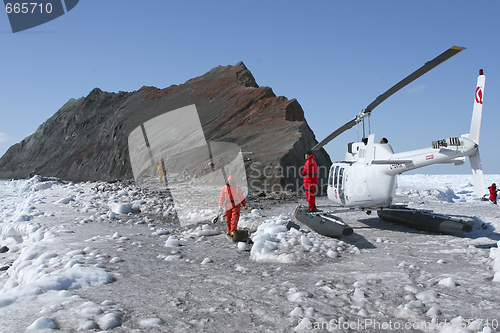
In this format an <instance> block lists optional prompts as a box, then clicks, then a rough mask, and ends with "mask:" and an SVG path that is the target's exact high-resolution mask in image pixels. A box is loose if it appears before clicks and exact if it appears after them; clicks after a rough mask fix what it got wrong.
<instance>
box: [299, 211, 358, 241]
mask: <svg viewBox="0 0 500 333" xmlns="http://www.w3.org/2000/svg"><path fill="white" fill-rule="evenodd" d="M295 219H296V220H297V221H299V222H301V223H303V224H305V225H306V226H308V227H309V228H311V229H312V230H314V231H316V232H317V233H319V234H322V235H325V236H329V237H340V236H349V235H352V233H353V230H352V228H351V227H350V226H349V225H347V224H346V223H344V222H343V221H342V219H341V218H340V217H337V216H335V215H333V214H332V213H331V212H321V211H318V212H308V211H307V209H305V208H303V207H301V206H300V205H299V206H298V207H297V209H296V211H295Z"/></svg>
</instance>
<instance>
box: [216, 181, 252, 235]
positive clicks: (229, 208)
mask: <svg viewBox="0 0 500 333" xmlns="http://www.w3.org/2000/svg"><path fill="white" fill-rule="evenodd" d="M241 206H243V207H245V206H246V200H245V194H244V193H243V190H242V189H241V187H239V186H238V185H236V183H235V181H234V178H233V176H229V177H228V179H227V183H226V185H225V186H224V187H223V188H222V190H221V191H220V197H219V210H220V211H222V210H224V211H225V212H226V214H225V215H224V216H225V218H226V225H227V233H226V234H227V235H229V236H232V235H233V232H234V231H235V230H236V229H237V228H238V221H239V220H240V210H241Z"/></svg>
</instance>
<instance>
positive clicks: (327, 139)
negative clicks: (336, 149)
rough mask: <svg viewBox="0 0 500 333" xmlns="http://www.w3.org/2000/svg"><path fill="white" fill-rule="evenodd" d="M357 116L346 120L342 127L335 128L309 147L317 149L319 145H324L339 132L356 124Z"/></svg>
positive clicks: (319, 147)
mask: <svg viewBox="0 0 500 333" xmlns="http://www.w3.org/2000/svg"><path fill="white" fill-rule="evenodd" d="M358 122H359V121H358V117H356V118H354V119H353V120H351V121H349V122H347V123H345V124H344V126H342V127H339V128H338V129H337V130H335V132H333V133H332V134H330V135H329V136H327V137H326V138H324V139H323V140H322V141H321V142H320V143H318V144H316V145H315V146H314V147H312V148H311V150H319V149H321V147H323V146H324V145H326V144H327V143H328V142H330V141H332V140H333V139H335V138H336V137H337V136H339V135H340V134H342V133H344V132H345V131H347V130H348V129H349V128H351V127H353V126H354V125H356V124H357V123H358Z"/></svg>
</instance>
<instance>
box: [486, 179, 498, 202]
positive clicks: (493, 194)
mask: <svg viewBox="0 0 500 333" xmlns="http://www.w3.org/2000/svg"><path fill="white" fill-rule="evenodd" d="M488 190H490V201H491V202H493V203H494V204H495V205H496V204H497V192H498V190H497V184H495V183H493V184H491V186H490V187H488Z"/></svg>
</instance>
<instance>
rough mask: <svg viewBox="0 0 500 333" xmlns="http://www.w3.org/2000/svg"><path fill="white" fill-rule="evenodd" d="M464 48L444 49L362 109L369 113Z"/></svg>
mask: <svg viewBox="0 0 500 333" xmlns="http://www.w3.org/2000/svg"><path fill="white" fill-rule="evenodd" d="M463 50H465V47H460V46H452V47H450V48H449V49H448V50H446V51H444V52H443V53H441V54H440V55H438V56H437V57H436V58H434V59H432V60H431V61H428V62H426V63H425V64H424V65H423V66H422V67H420V68H419V69H417V70H416V71H414V72H413V73H411V74H410V75H408V76H407V77H405V78H404V79H402V80H401V81H399V82H398V83H396V84H395V85H394V86H393V87H392V88H390V89H389V90H387V91H386V92H385V93H383V94H382V95H380V96H378V97H377V98H376V99H375V100H374V101H373V102H371V103H370V105H368V106H367V107H366V109H365V110H364V112H366V113H370V112H371V111H372V110H373V109H375V108H376V107H377V106H378V105H379V104H380V103H382V102H383V101H385V100H386V99H387V98H389V97H390V96H392V95H393V94H395V93H396V92H397V91H399V90H400V89H401V88H403V87H404V86H406V85H408V84H409V83H411V82H413V81H415V80H416V79H418V78H419V77H421V76H422V75H424V74H425V73H427V72H428V71H430V70H431V69H433V68H434V67H436V66H438V65H440V64H441V63H443V62H445V61H446V60H448V59H450V58H451V57H453V56H454V55H455V54H457V53H459V52H461V51H463Z"/></svg>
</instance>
